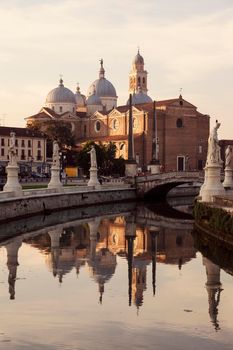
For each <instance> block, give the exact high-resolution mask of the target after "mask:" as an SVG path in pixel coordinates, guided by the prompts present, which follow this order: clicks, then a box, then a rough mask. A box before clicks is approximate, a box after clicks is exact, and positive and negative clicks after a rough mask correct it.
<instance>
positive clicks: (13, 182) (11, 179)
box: [3, 165, 23, 196]
mask: <svg viewBox="0 0 233 350" xmlns="http://www.w3.org/2000/svg"><path fill="white" fill-rule="evenodd" d="M6 172H7V182H6V184H5V186H4V187H3V191H4V192H12V191H13V192H14V194H15V195H16V196H21V195H22V193H23V191H22V186H21V185H20V183H19V178H18V173H19V167H18V165H8V166H7V167H6Z"/></svg>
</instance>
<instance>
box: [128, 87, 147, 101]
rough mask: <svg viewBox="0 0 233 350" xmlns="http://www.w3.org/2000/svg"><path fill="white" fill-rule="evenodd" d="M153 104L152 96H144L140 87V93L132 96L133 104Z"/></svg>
mask: <svg viewBox="0 0 233 350" xmlns="http://www.w3.org/2000/svg"><path fill="white" fill-rule="evenodd" d="M151 102H153V101H152V99H151V98H150V96H148V95H146V94H144V92H142V89H141V88H140V87H139V89H138V92H136V93H134V94H133V95H132V104H133V105H138V104H140V103H151ZM127 105H129V100H128V101H127Z"/></svg>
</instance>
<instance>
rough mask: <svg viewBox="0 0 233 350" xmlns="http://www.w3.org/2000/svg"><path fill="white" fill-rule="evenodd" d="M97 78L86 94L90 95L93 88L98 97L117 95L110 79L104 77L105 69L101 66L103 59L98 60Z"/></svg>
mask: <svg viewBox="0 0 233 350" xmlns="http://www.w3.org/2000/svg"><path fill="white" fill-rule="evenodd" d="M100 65H101V66H100V71H99V79H96V80H95V81H94V82H93V83H92V84H91V86H90V87H89V89H88V91H87V96H90V95H92V92H93V88H94V89H95V91H96V95H97V96H99V97H117V94H116V89H115V88H114V86H113V85H112V83H111V82H110V81H108V80H107V79H106V78H105V76H104V75H105V70H104V67H103V59H101V60H100Z"/></svg>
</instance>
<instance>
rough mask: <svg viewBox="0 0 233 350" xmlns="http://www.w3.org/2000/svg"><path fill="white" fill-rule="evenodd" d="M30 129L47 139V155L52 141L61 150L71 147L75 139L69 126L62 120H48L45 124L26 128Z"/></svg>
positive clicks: (35, 124)
mask: <svg viewBox="0 0 233 350" xmlns="http://www.w3.org/2000/svg"><path fill="white" fill-rule="evenodd" d="M28 127H29V128H30V129H33V130H36V131H40V132H42V133H43V134H44V135H45V136H46V137H47V140H48V141H47V143H48V147H49V153H51V152H50V151H51V149H52V147H51V145H52V142H53V141H54V140H56V141H57V142H58V143H59V146H60V147H61V148H67V147H73V146H74V145H75V138H74V135H73V134H72V131H71V125H70V124H69V123H66V122H64V121H62V120H48V121H46V122H34V123H33V124H32V125H29V126H28Z"/></svg>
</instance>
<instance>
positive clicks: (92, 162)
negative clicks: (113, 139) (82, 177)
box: [88, 146, 97, 168]
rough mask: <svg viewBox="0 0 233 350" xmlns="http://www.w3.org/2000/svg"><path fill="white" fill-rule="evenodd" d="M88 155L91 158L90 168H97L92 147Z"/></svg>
mask: <svg viewBox="0 0 233 350" xmlns="http://www.w3.org/2000/svg"><path fill="white" fill-rule="evenodd" d="M88 153H90V157H91V168H97V161H96V151H95V147H94V146H92V147H91V150H90V151H89V152H88Z"/></svg>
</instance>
